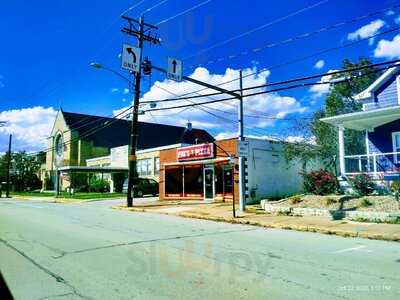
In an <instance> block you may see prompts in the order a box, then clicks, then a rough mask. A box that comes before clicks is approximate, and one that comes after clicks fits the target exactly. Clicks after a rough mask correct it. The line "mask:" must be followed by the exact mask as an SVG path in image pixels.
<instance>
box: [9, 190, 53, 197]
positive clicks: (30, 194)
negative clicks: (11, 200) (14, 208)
mask: <svg viewBox="0 0 400 300" xmlns="http://www.w3.org/2000/svg"><path fill="white" fill-rule="evenodd" d="M13 195H14V196H25V197H54V195H55V194H54V193H52V192H42V193H41V192H39V191H37V192H11V196H13Z"/></svg>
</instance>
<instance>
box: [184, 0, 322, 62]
mask: <svg viewBox="0 0 400 300" xmlns="http://www.w3.org/2000/svg"><path fill="white" fill-rule="evenodd" d="M328 1H329V0H322V1H319V2H317V3H315V4H312V5H309V6H307V7H304V8H302V9H299V10H297V11H294V12H292V13H290V14H288V15H286V16H283V17H280V18H277V19H275V20H273V21H269V22H267V23H265V24H263V25H261V26H258V27H256V28H254V29H251V30H249V31H246V32H244V33H241V34H238V35H236V36H233V37H231V38H229V39H227V40H224V41H222V42H218V43H216V44H214V45H212V46H210V47H207V48H205V49H203V50H200V51H198V52H196V53H195V54H193V55H190V56H187V57H185V58H184V59H183V60H188V59H190V58H192V57H195V56H197V55H199V54H202V53H204V52H208V51H210V50H212V49H214V48H217V47H220V46H223V45H225V44H227V43H230V42H232V41H234V40H237V39H239V38H242V37H245V36H247V35H250V34H252V33H254V32H257V31H260V30H263V29H265V28H267V27H269V26H272V25H274V24H277V23H279V22H282V21H284V20H287V19H289V18H291V17H294V16H296V15H298V14H300V13H303V12H305V11H307V10H310V9H312V8H314V7H317V6H320V5H321V4H324V3H326V2H328Z"/></svg>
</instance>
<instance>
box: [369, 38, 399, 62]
mask: <svg viewBox="0 0 400 300" xmlns="http://www.w3.org/2000/svg"><path fill="white" fill-rule="evenodd" d="M374 56H375V57H384V58H398V57H400V34H398V35H396V36H395V37H394V38H393V40H391V41H390V40H380V41H379V43H378V46H377V47H376V49H375V51H374Z"/></svg>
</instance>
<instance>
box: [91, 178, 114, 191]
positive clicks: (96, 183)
mask: <svg viewBox="0 0 400 300" xmlns="http://www.w3.org/2000/svg"><path fill="white" fill-rule="evenodd" d="M108 191H110V184H109V183H108V181H106V180H102V179H98V178H96V177H92V178H91V179H90V182H89V192H96V193H104V192H108Z"/></svg>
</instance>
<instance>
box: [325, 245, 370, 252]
mask: <svg viewBox="0 0 400 300" xmlns="http://www.w3.org/2000/svg"><path fill="white" fill-rule="evenodd" d="M365 248H367V246H364V245H360V246H357V247H352V248H346V249H342V250H338V251H334V252H332V253H333V254H340V253H346V252H351V251H361V252H373V251H372V250H368V249H365Z"/></svg>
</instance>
